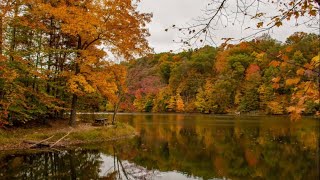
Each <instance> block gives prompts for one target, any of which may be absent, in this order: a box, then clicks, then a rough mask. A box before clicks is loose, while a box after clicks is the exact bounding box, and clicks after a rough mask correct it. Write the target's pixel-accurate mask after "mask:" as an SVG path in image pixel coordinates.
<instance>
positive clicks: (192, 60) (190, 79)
mask: <svg viewBox="0 0 320 180" xmlns="http://www.w3.org/2000/svg"><path fill="white" fill-rule="evenodd" d="M319 40H320V39H319V36H317V35H315V34H306V33H295V34H293V35H291V36H290V37H288V38H287V40H286V42H285V43H281V42H278V41H276V40H274V39H272V38H270V37H269V36H262V37H260V38H257V39H255V40H252V41H250V42H242V43H240V44H236V45H222V46H220V47H218V48H214V47H210V46H205V47H203V48H200V49H195V50H189V51H184V52H181V53H176V54H174V53H161V54H155V55H150V56H147V57H144V58H140V59H137V60H134V61H131V62H129V63H124V65H125V66H127V67H128V75H127V76H128V80H127V82H128V91H127V93H126V94H125V98H123V102H122V103H121V107H120V108H121V109H122V110H123V111H139V112H200V113H234V112H235V111H241V112H252V111H254V112H258V111H259V112H262V113H266V114H288V113H292V115H293V116H292V118H293V119H296V118H298V117H299V114H300V113H301V112H303V113H304V114H315V113H319V112H318V111H319V107H320V106H319V99H318V97H319V91H318V81H319Z"/></svg>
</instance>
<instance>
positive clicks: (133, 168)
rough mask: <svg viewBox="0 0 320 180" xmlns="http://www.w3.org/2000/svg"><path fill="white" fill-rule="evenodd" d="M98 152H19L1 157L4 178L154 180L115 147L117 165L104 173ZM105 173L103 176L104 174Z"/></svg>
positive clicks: (1, 172)
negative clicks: (125, 158) (120, 156)
mask: <svg viewBox="0 0 320 180" xmlns="http://www.w3.org/2000/svg"><path fill="white" fill-rule="evenodd" d="M101 155H102V153H101V152H100V151H98V150H86V149H81V148H77V149H74V150H66V151H59V152H57V151H55V152H52V151H45V152H30V153H26V152H24V153H22V154H21V153H16V154H10V155H5V154H3V155H1V156H0V158H1V159H0V168H1V169H0V179H110V180H111V179H112V180H113V179H119V180H121V179H152V177H154V176H155V175H156V173H157V172H156V171H150V170H147V169H146V168H143V167H142V166H137V165H135V164H133V163H129V162H128V161H122V160H121V159H120V158H118V156H117V151H116V149H115V148H114V147H113V156H108V157H112V158H113V162H114V163H113V166H112V167H111V168H109V169H108V170H107V171H106V172H101V165H102V163H103V159H102V158H101ZM101 174H103V175H101Z"/></svg>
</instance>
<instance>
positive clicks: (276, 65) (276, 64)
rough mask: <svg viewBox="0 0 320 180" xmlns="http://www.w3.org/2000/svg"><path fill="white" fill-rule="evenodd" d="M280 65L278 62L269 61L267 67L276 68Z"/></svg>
mask: <svg viewBox="0 0 320 180" xmlns="http://www.w3.org/2000/svg"><path fill="white" fill-rule="evenodd" d="M279 65H280V62H279V61H271V63H270V64H269V66H274V67H278V66H279Z"/></svg>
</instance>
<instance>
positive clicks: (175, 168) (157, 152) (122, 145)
mask: <svg viewBox="0 0 320 180" xmlns="http://www.w3.org/2000/svg"><path fill="white" fill-rule="evenodd" d="M119 117H120V118H124V119H128V123H130V124H131V125H133V126H134V127H135V128H136V131H137V132H139V133H140V135H139V136H137V137H135V138H134V139H131V140H123V141H120V142H117V143H115V142H112V143H111V142H106V143H101V144H97V145H90V146H86V147H83V148H78V149H75V150H67V151H62V152H36V153H27V152H22V153H20V154H19V153H15V154H13V153H9V154H3V155H1V153H0V179H198V178H201V179H214V178H221V179H222V178H227V179H319V163H318V162H319V122H318V121H314V120H303V121H302V122H301V123H290V121H287V120H285V119H281V117H277V118H275V117H273V119H268V118H269V117H265V118H266V119H263V118H261V117H251V119H250V117H249V118H244V119H241V118H243V117H236V118H237V119H226V118H225V117H223V118H225V119H223V118H217V117H214V118H211V116H191V115H188V116H178V115H161V116H160V115H159V116H156V115H152V116H150V115H149V116H145V115H141V116H139V115H134V116H121V115H120V116H119ZM210 118H211V119H210ZM228 118H229V117H228ZM106 164H107V165H106Z"/></svg>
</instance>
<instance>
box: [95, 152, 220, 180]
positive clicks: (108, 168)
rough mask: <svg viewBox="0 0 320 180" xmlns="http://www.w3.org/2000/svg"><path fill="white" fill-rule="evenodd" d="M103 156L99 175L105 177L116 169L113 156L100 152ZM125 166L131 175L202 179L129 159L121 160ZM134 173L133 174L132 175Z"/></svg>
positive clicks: (152, 177) (156, 177)
mask: <svg viewBox="0 0 320 180" xmlns="http://www.w3.org/2000/svg"><path fill="white" fill-rule="evenodd" d="M100 157H101V161H102V163H101V166H100V172H99V176H101V177H103V176H106V175H107V174H108V173H112V172H113V170H114V158H113V156H108V155H105V154H103V153H101V154H100ZM121 162H122V164H123V166H124V167H125V168H128V169H126V173H127V174H128V176H129V179H130V177H133V176H134V177H135V178H138V177H148V178H150V179H153V180H171V179H172V180H185V179H188V180H198V179H202V178H199V177H192V176H188V175H185V174H182V173H180V172H177V171H169V172H159V171H157V170H147V169H146V168H144V167H142V166H138V165H135V164H134V163H130V162H128V161H121ZM131 175H132V176H131ZM120 176H121V177H125V175H124V173H123V171H121V172H120ZM124 179H126V178H124ZM214 180H219V179H218V178H214Z"/></svg>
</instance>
